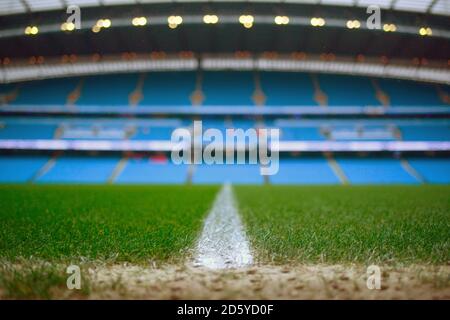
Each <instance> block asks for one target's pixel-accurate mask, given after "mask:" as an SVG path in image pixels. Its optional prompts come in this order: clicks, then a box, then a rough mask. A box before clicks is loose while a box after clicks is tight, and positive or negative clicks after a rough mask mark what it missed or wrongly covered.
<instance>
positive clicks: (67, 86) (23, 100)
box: [11, 78, 79, 105]
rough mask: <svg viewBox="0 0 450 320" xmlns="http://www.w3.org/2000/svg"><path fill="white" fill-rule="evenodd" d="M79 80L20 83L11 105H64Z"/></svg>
mask: <svg viewBox="0 0 450 320" xmlns="http://www.w3.org/2000/svg"><path fill="white" fill-rule="evenodd" d="M78 82H79V78H64V79H48V80H37V81H30V82H24V83H20V84H19V85H18V87H19V94H18V96H17V98H16V99H15V100H14V101H12V102H11V104H23V105H65V104H66V102H67V97H68V96H69V94H70V93H71V92H72V91H73V90H74V89H75V88H76V86H77V84H78Z"/></svg>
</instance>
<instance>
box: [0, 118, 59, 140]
mask: <svg viewBox="0 0 450 320" xmlns="http://www.w3.org/2000/svg"><path fill="white" fill-rule="evenodd" d="M56 128H57V126H56V125H51V124H34V123H18V122H8V121H7V122H6V124H5V125H4V127H3V128H0V139H53V137H54V134H55V130H56Z"/></svg>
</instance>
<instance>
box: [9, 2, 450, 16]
mask: <svg viewBox="0 0 450 320" xmlns="http://www.w3.org/2000/svg"><path fill="white" fill-rule="evenodd" d="M231 1H233V2H239V0H231ZM177 2H179V3H187V2H205V3H206V2H208V3H211V2H224V1H223V0H0V15H8V14H17V13H29V12H38V11H50V10H59V9H63V8H65V7H67V6H68V5H79V6H80V7H96V6H109V5H130V4H149V3H177ZM245 2H265V3H297V4H310V5H311V4H312V5H330V6H347V7H360V8H365V7H368V6H369V5H378V6H379V7H380V8H382V9H390V10H398V11H409V12H419V13H429V14H438V15H450V1H449V0H249V1H245Z"/></svg>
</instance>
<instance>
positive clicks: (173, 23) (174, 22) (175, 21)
mask: <svg viewBox="0 0 450 320" xmlns="http://www.w3.org/2000/svg"><path fill="white" fill-rule="evenodd" d="M167 23H168V24H169V28H170V29H175V28H176V27H178V26H179V25H180V24H182V23H183V18H182V17H181V16H170V17H168V18H167Z"/></svg>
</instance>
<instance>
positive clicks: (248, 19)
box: [239, 15, 255, 29]
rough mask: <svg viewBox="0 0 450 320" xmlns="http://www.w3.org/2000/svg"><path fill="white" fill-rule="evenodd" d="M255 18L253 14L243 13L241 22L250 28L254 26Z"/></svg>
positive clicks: (240, 18)
mask: <svg viewBox="0 0 450 320" xmlns="http://www.w3.org/2000/svg"><path fill="white" fill-rule="evenodd" d="M254 21H255V18H253V16H252V15H241V16H240V17H239V23H240V24H242V25H243V26H244V27H245V28H247V29H250V28H251V27H253V22H254Z"/></svg>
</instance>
